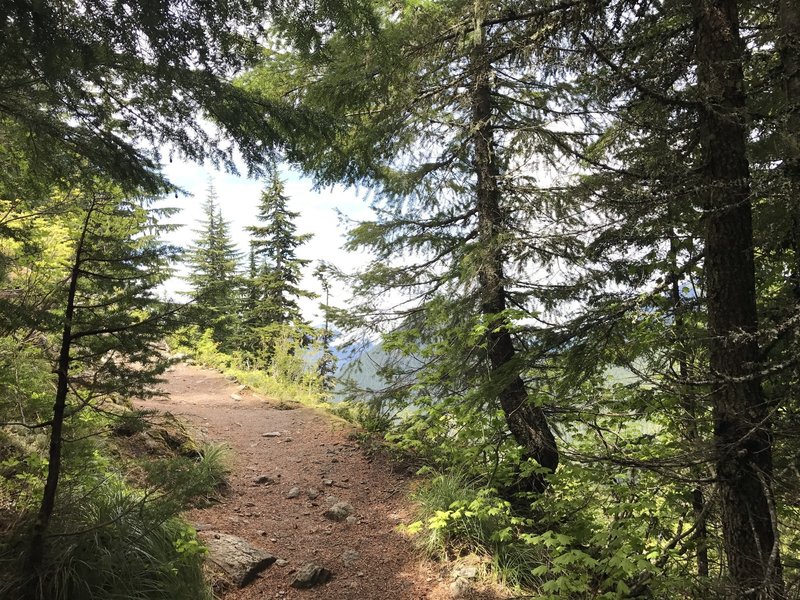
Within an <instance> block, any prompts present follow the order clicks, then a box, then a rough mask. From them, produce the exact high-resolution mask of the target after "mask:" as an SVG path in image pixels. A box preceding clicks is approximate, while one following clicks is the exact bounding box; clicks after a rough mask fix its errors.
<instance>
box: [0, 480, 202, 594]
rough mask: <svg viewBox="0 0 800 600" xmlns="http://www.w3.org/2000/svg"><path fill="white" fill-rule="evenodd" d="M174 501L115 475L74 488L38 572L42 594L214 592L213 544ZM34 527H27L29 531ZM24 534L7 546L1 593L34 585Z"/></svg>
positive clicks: (0, 553) (0, 557)
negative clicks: (207, 559) (180, 514)
mask: <svg viewBox="0 0 800 600" xmlns="http://www.w3.org/2000/svg"><path fill="white" fill-rule="evenodd" d="M165 508H169V507H168V505H166V506H165V505H164V504H161V503H159V502H158V501H157V500H156V501H153V500H149V499H147V498H146V497H144V496H142V495H141V494H139V493H136V492H133V491H131V490H129V489H127V488H126V486H125V485H124V484H122V483H121V482H119V481H117V480H114V479H113V478H112V479H107V480H105V481H102V482H100V483H99V484H98V485H96V486H93V487H91V488H77V489H73V491H72V494H71V495H70V497H69V498H66V499H64V500H63V501H62V503H61V509H60V511H59V514H58V519H57V521H56V522H57V528H56V529H55V530H54V531H53V533H54V537H53V540H52V542H51V544H49V546H48V556H47V560H46V562H45V568H44V569H43V570H42V571H41V572H39V573H37V574H36V575H35V581H34V582H33V585H34V586H35V588H36V590H37V593H36V597H37V598H40V599H41V600H74V599H75V598H86V599H87V600H93V599H95V600H101V599H102V600H167V599H175V600H194V599H197V598H201V599H202V598H207V599H209V600H210V598H211V594H210V591H209V590H208V588H207V586H206V584H205V581H204V578H203V571H202V568H201V565H202V560H203V556H204V553H205V550H204V548H203V546H202V545H201V544H199V543H198V542H197V540H196V538H195V532H194V530H192V529H191V528H190V527H189V526H188V525H186V523H185V522H183V521H182V520H181V519H179V518H177V517H174V516H171V514H170V512H169V511H168V510H166V511H165V510H164V509H165ZM24 531H27V529H22V530H20V532H19V533H20V534H22V533H23V532H24ZM24 543H25V540H24V538H17V539H14V538H12V539H6V540H4V541H3V544H2V546H0V561H1V563H0V564H2V565H3V569H2V572H3V575H2V576H0V595H1V596H3V597H17V594H20V593H21V591H22V590H25V589H30V586H31V583H32V582H31V581H29V578H30V577H32V576H33V574H31V573H29V572H26V571H25V570H24V566H25V565H24V556H25V552H24V551H23V552H21V553H20V552H19V547H18V546H19V545H22V546H23V547H24Z"/></svg>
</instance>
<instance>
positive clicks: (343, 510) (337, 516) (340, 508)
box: [323, 502, 353, 522]
mask: <svg viewBox="0 0 800 600" xmlns="http://www.w3.org/2000/svg"><path fill="white" fill-rule="evenodd" d="M352 512H353V507H352V506H351V505H350V504H348V503H347V502H337V503H336V504H334V505H333V506H331V507H330V508H329V509H328V510H326V511H325V512H324V513H323V516H324V517H325V518H326V519H330V520H331V521H339V522H341V521H344V520H345V519H346V518H347V517H349V516H350V515H351V514H352Z"/></svg>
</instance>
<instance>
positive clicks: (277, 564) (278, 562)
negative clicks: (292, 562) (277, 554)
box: [275, 558, 289, 567]
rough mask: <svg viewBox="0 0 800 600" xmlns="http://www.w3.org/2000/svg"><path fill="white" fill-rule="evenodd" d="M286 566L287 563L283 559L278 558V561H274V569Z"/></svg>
mask: <svg viewBox="0 0 800 600" xmlns="http://www.w3.org/2000/svg"><path fill="white" fill-rule="evenodd" d="M288 564H289V561H288V560H286V559H284V558H279V559H278V560H276V561H275V566H276V567H285V566H286V565H288Z"/></svg>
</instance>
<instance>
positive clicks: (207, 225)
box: [186, 183, 241, 348]
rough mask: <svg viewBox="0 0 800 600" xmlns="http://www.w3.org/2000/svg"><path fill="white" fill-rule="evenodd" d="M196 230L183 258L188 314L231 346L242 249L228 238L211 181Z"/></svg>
mask: <svg viewBox="0 0 800 600" xmlns="http://www.w3.org/2000/svg"><path fill="white" fill-rule="evenodd" d="M195 233H196V235H197V237H196V239H195V241H194V243H193V244H192V246H191V247H190V248H189V251H188V255H187V258H186V262H187V265H188V266H189V275H188V276H187V281H188V283H189V285H190V286H191V295H192V307H191V309H190V311H189V318H190V319H191V320H192V321H193V322H195V323H197V324H199V325H201V326H202V327H203V328H204V329H205V328H210V329H211V330H212V332H213V338H214V340H215V341H216V342H217V343H219V344H222V345H223V347H224V348H230V343H231V336H232V335H233V332H234V331H235V329H236V327H237V323H238V317H239V308H240V307H239V289H240V284H241V276H240V274H239V261H240V259H241V252H240V251H239V250H238V249H237V247H236V244H235V243H234V242H233V240H232V238H231V233H230V224H229V223H228V222H227V221H226V220H225V219H224V217H223V216H222V209H221V207H220V206H219V200H218V198H217V194H216V191H215V190H214V187H213V185H212V184H211V183H209V186H208V191H207V195H206V199H205V202H204V203H203V220H202V221H201V222H200V228H199V229H197V230H195Z"/></svg>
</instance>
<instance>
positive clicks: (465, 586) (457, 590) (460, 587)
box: [450, 577, 472, 598]
mask: <svg viewBox="0 0 800 600" xmlns="http://www.w3.org/2000/svg"><path fill="white" fill-rule="evenodd" d="M470 589H472V583H471V582H470V580H469V579H466V578H464V577H457V578H456V580H455V581H453V583H451V584H450V595H451V596H452V597H453V598H463V597H465V596H466V595H467V594H468V593H469V591H470Z"/></svg>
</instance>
